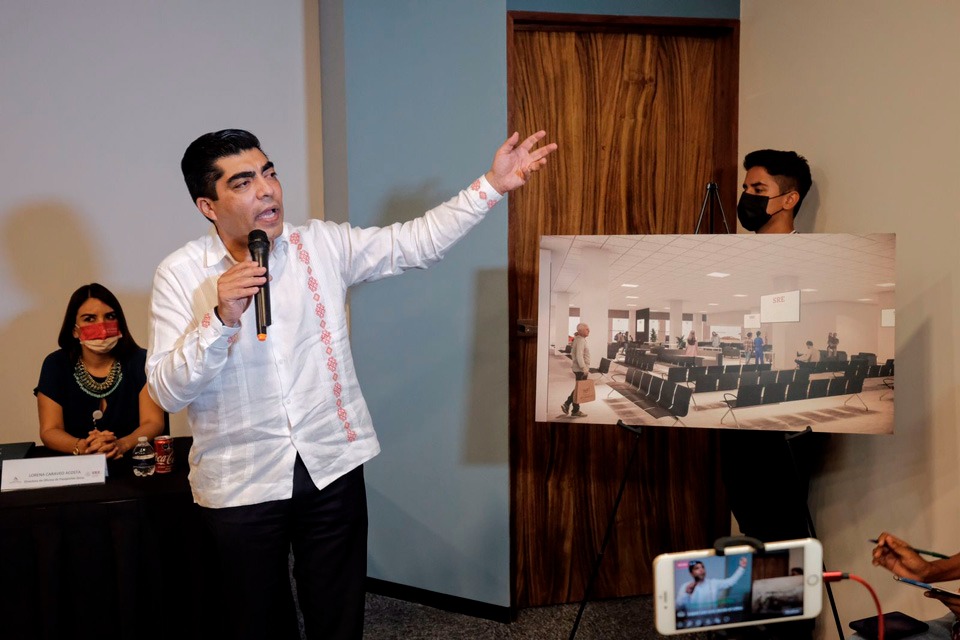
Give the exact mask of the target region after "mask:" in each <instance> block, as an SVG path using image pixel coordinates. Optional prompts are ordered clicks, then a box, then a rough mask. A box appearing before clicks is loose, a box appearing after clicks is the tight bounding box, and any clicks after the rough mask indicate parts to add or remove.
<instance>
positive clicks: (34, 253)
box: [0, 201, 149, 442]
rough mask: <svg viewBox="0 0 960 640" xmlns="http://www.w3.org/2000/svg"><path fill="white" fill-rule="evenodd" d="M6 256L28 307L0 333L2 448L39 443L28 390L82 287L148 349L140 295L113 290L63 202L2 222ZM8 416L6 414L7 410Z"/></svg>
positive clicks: (88, 236) (33, 206)
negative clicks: (106, 297) (105, 295)
mask: <svg viewBox="0 0 960 640" xmlns="http://www.w3.org/2000/svg"><path fill="white" fill-rule="evenodd" d="M2 219H3V227H2V236H3V238H4V255H5V256H6V260H7V262H8V268H9V272H10V273H11V274H12V276H13V277H12V282H9V283H7V286H8V287H10V288H11V289H14V288H15V289H17V290H18V293H22V294H23V296H24V298H25V299H27V300H29V306H28V308H27V309H26V310H25V311H23V312H21V313H20V314H19V315H17V316H16V317H14V318H12V319H11V320H9V321H8V322H7V323H6V325H5V326H3V327H0V332H2V335H4V336H7V337H8V341H7V347H8V349H7V355H8V359H7V363H6V366H4V367H2V368H0V390H2V391H0V394H2V396H0V401H2V402H3V404H4V407H6V408H7V413H6V415H7V419H8V420H9V423H8V424H7V426H5V427H4V429H3V435H2V436H0V440H2V441H6V442H9V441H20V440H23V441H26V440H35V441H39V427H38V422H37V403H36V400H35V399H34V396H33V389H34V387H35V386H36V385H37V381H38V380H39V378H40V367H41V365H42V364H43V359H44V358H45V357H46V356H47V354H49V353H52V352H53V351H56V350H57V349H58V348H59V347H58V345H57V334H58V333H59V332H60V325H61V323H62V322H63V314H64V311H65V310H66V307H67V302H68V300H69V298H70V294H72V293H73V292H74V291H75V290H76V289H77V288H78V287H79V286H81V285H83V284H87V283H90V282H99V283H101V284H103V285H104V286H106V287H107V288H108V289H110V290H111V291H112V292H113V293H114V294H115V295H116V296H117V298H118V299H119V300H120V303H121V304H122V305H123V310H124V313H125V314H126V316H127V322H128V324H129V326H130V330H131V331H132V332H133V335H134V338H135V339H136V340H137V341H138V342H139V343H140V345H141V346H145V342H146V337H147V332H146V326H147V321H146V319H147V304H148V299H149V296H148V295H146V294H144V293H143V292H131V291H122V290H118V289H117V287H116V286H114V278H113V277H112V275H111V274H107V273H104V272H103V268H102V264H103V261H101V260H100V259H99V252H101V251H109V247H106V246H98V245H97V242H96V238H95V237H93V233H92V232H91V230H89V229H88V228H86V227H85V226H84V224H83V220H82V218H81V216H79V215H78V214H77V213H75V212H74V211H73V210H72V209H71V208H70V207H69V206H67V205H66V204H64V203H62V202H55V201H51V202H34V203H30V204H26V205H24V206H21V207H18V208H16V209H14V210H12V211H11V212H9V213H8V214H6V215H4V216H3V218H2ZM11 407H12V408H13V411H12V412H11V411H10V408H11Z"/></svg>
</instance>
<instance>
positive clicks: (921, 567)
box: [871, 533, 953, 582]
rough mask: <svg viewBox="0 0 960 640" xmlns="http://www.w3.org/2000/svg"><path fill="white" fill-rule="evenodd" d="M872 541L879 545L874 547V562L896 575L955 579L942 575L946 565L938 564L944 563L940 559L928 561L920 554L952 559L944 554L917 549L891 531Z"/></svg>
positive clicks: (929, 580)
mask: <svg viewBox="0 0 960 640" xmlns="http://www.w3.org/2000/svg"><path fill="white" fill-rule="evenodd" d="M871 542H874V543H876V545H877V546H876V547H874V548H873V564H874V565H876V566H878V567H883V568H884V569H887V570H888V571H890V572H892V573H893V574H894V575H897V576H900V577H902V578H911V579H913V580H920V581H923V582H931V581H940V580H952V579H953V578H949V577H947V578H945V577H941V574H942V573H943V569H944V567H940V566H938V565H939V564H943V563H940V562H939V561H935V562H928V561H927V560H924V559H923V558H922V557H921V555H920V554H924V555H929V556H932V557H935V558H940V559H943V560H946V561H949V560H950V559H949V558H948V557H947V556H945V555H943V554H940V553H936V552H932V551H924V550H922V549H915V548H913V547H912V546H910V545H909V544H907V543H906V542H905V541H903V540H901V539H900V538H898V537H896V536H894V535H891V534H889V533H881V534H880V536H879V537H878V538H877V539H875V540H871Z"/></svg>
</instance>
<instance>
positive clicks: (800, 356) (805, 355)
mask: <svg viewBox="0 0 960 640" xmlns="http://www.w3.org/2000/svg"><path fill="white" fill-rule="evenodd" d="M794 362H796V363H797V364H803V363H805V362H820V350H819V349H814V348H813V340H807V349H806V350H805V351H798V352H797V358H796V360H794Z"/></svg>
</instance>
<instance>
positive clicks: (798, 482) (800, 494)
mask: <svg viewBox="0 0 960 640" xmlns="http://www.w3.org/2000/svg"><path fill="white" fill-rule="evenodd" d="M811 433H813V429H812V428H811V427H809V426H808V427H807V428H806V429H804V430H803V431H799V432H797V433H785V434H784V435H783V439H784V441H785V442H786V443H787V450H788V451H789V452H790V464H791V465H792V466H793V477H794V491H795V492H796V496H797V502H798V503H799V505H798V506H799V507H800V508H802V509H803V512H804V513H805V514H806V516H807V531H808V532H809V534H810V537H811V538H816V537H817V529H816V527H814V526H813V516H812V515H811V514H810V505H809V504H808V503H807V491H806V484H805V481H806V482H807V483H808V482H809V479H807V478H806V476H805V475H804V474H801V473H800V467H799V466H798V465H797V456H796V454H795V453H794V450H793V441H794V440H797V439H800V438H803V437H805V436H808V435H809V434H811ZM823 570H824V571H826V570H827V563H826V560H824V562H823ZM824 586H825V587H826V588H827V599H828V600H829V601H830V609H831V610H832V611H833V621H834V622H835V623H836V625H837V634H838V637H840V638H843V637H844V634H843V624H842V623H841V622H840V613H839V612H838V611H837V602H836V600H834V599H833V588H832V587H831V586H830V583H829V582H826V583H824Z"/></svg>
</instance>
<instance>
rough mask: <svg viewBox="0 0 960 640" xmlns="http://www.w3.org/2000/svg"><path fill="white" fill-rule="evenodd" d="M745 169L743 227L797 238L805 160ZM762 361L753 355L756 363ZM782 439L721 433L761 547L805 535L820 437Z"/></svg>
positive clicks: (771, 636)
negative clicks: (811, 484)
mask: <svg viewBox="0 0 960 640" xmlns="http://www.w3.org/2000/svg"><path fill="white" fill-rule="evenodd" d="M743 168H744V169H746V170H747V174H746V176H745V177H744V180H743V192H742V193H741V194H740V201H739V202H738V203H737V218H738V219H739V220H740V224H741V225H743V228H744V229H746V230H747V231H753V232H755V233H796V232H797V231H796V229H794V227H793V220H794V218H796V216H797V213H798V212H799V211H800V205H801V204H802V203H803V198H804V196H806V195H807V192H808V191H809V190H810V186H811V184H812V182H813V181H812V179H811V177H810V166H809V165H808V164H807V161H806V159H805V158H804V157H803V156H801V155H799V154H797V153H796V152H795V151H775V150H773V149H763V150H760V151H753V152H752V153H748V154H747V156H746V157H745V158H744V160H743ZM757 335H759V332H758V334H757ZM748 353H749V351H748ZM762 358H763V356H762V355H759V354H758V358H757V363H758V364H759V363H761V362H763V360H762ZM784 435H785V434H784V433H781V432H777V431H746V432H744V431H734V430H724V431H722V432H721V433H720V458H721V471H722V475H723V482H724V486H725V487H726V490H727V497H728V499H729V501H730V509H731V511H733V515H734V517H736V519H737V524H739V525H740V530H741V531H742V532H743V533H744V534H746V535H748V536H752V537H754V538H759V539H760V540H763V541H764V542H772V541H775V540H791V539H795V538H806V537H807V536H808V535H810V533H809V530H808V528H807V517H806V516H807V511H806V500H807V490H808V484H809V477H810V466H811V462H812V461H813V460H815V459H816V458H817V457H818V456H817V454H816V451H815V450H816V449H819V447H821V446H822V443H823V441H822V437H821V436H820V434H816V435H805V436H803V437H800V438H797V439H795V440H793V441H792V442H791V443H790V445H788V444H787V441H786V439H785V438H784ZM737 632H738V633H737V634H732V635H731V636H730V637H731V638H749V639H751V640H752V639H753V638H764V640H806V639H809V638H811V637H812V634H813V622H812V621H809V620H801V621H799V622H793V623H782V624H776V625H771V626H770V627H767V628H763V627H745V628H743V629H742V630H741V629H738V630H737Z"/></svg>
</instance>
